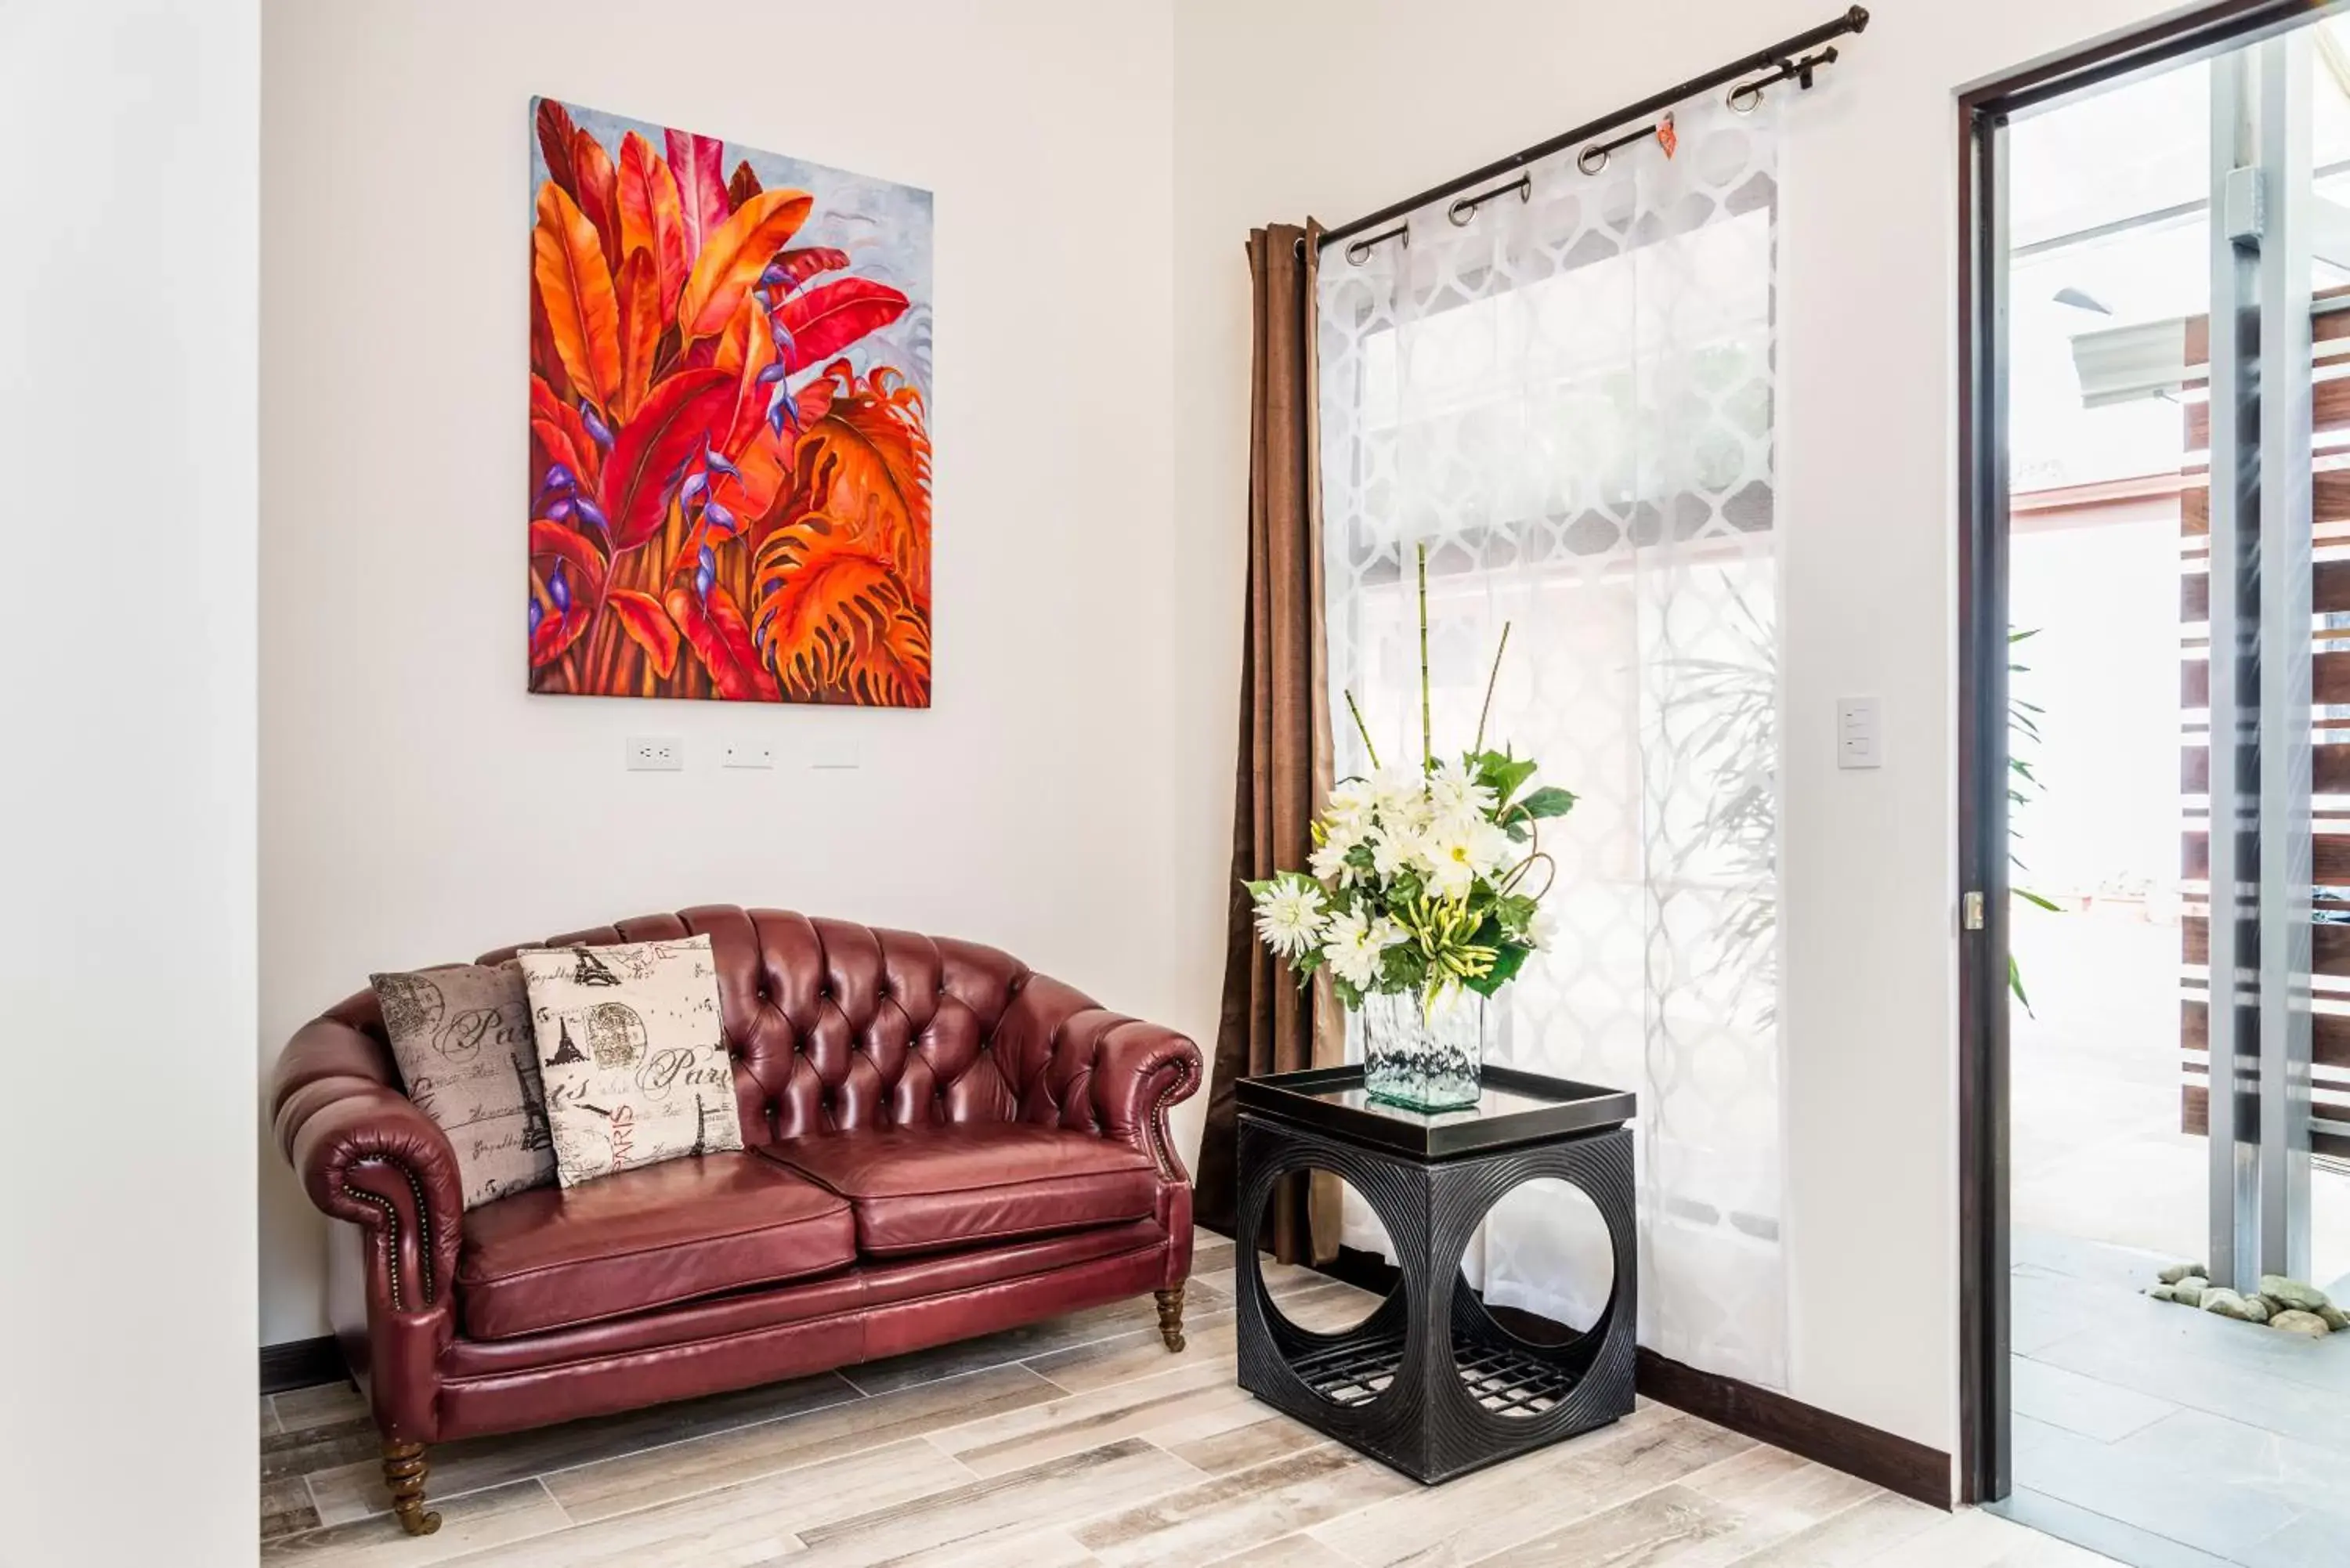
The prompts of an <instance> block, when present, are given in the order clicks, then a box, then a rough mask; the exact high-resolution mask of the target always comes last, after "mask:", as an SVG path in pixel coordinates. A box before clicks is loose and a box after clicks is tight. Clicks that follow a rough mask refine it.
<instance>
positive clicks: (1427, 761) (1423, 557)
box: [1419, 544, 1436, 774]
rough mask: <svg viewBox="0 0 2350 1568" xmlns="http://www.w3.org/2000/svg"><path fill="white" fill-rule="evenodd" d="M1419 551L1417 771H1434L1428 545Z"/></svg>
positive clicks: (1434, 746)
mask: <svg viewBox="0 0 2350 1568" xmlns="http://www.w3.org/2000/svg"><path fill="white" fill-rule="evenodd" d="M1419 771H1420V772H1421V773H1422V774H1430V773H1433V772H1435V771H1436V739H1435V734H1434V731H1433V729H1432V727H1431V725H1430V719H1429V703H1428V546H1427V545H1424V544H1423V545H1420V546H1419Z"/></svg>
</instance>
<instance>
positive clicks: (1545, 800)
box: [1518, 784, 1575, 816]
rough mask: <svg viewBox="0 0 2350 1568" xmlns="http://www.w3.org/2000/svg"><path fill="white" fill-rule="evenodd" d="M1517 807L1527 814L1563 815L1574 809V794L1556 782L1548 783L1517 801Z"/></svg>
mask: <svg viewBox="0 0 2350 1568" xmlns="http://www.w3.org/2000/svg"><path fill="white" fill-rule="evenodd" d="M1518 807H1519V809H1520V810H1522V811H1523V812H1524V813H1525V814H1526V815H1528V816H1565V815H1566V814H1567V813H1568V812H1570V811H1573V810H1574V809H1575V796H1574V794H1571V793H1570V792H1568V791H1566V790H1563V789H1561V788H1559V787H1558V786H1557V785H1556V784H1549V785H1546V786H1544V788H1542V789H1538V790H1536V791H1534V794H1530V795H1528V796H1526V798H1525V799H1523V800H1522V801H1520V802H1518Z"/></svg>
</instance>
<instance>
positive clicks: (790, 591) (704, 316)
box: [529, 99, 931, 708]
mask: <svg viewBox="0 0 2350 1568" xmlns="http://www.w3.org/2000/svg"><path fill="white" fill-rule="evenodd" d="M531 133H532V134H531V182H530V183H531V231H530V278H531V283H530V371H531V374H530V609H529V628H530V633H529V640H530V689H531V690H532V691H541V692H549V693H562V694H568V695H574V696H592V697H689V698H716V699H722V700H726V701H764V702H838V703H856V704H862V705H866V706H872V707H887V708H923V707H928V706H929V705H930V700H931V443H930V434H929V420H930V412H931V400H930V391H931V197H930V192H927V191H920V190H916V189H914V188H912V187H910V186H906V185H898V184H892V183H890V182H888V181H884V180H875V179H869V178H867V177H865V176H863V175H858V174H849V173H844V172H842V171H839V170H837V169H827V168H825V167H823V166H822V165H820V164H815V163H809V162H806V161H802V160H799V159H795V158H788V157H785V156H782V155H781V154H777V153H772V152H761V151H756V150H754V149H752V148H747V147H742V146H737V145H735V144H733V143H731V142H726V141H723V140H719V139H718V138H715V137H710V136H703V135H700V134H698V133H696V132H693V131H690V130H676V129H672V128H670V127H665V126H656V125H647V124H644V123H642V122H640V121H638V120H633V119H622V118H621V117H619V116H618V115H613V114H607V113H603V112H601V111H599V110H596V109H587V108H585V107H583V106H581V105H578V104H566V103H558V102H556V101H555V100H554V99H533V100H532V102H531Z"/></svg>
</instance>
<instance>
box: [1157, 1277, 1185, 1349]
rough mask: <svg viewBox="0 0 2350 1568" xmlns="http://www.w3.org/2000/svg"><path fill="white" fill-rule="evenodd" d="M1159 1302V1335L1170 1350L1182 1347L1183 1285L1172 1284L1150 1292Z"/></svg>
mask: <svg viewBox="0 0 2350 1568" xmlns="http://www.w3.org/2000/svg"><path fill="white" fill-rule="evenodd" d="M1152 1295H1153V1296H1154V1297H1156V1298H1157V1300H1158V1302H1159V1338H1161V1339H1163V1340H1165V1341H1166V1342H1167V1348H1168V1349H1169V1350H1170V1351H1176V1352H1180V1351H1181V1350H1182V1348H1183V1287H1182V1286H1181V1285H1174V1286H1170V1288H1168V1289H1166V1290H1163V1291H1154V1292H1152Z"/></svg>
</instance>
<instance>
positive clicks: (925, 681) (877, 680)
mask: <svg viewBox="0 0 2350 1568" xmlns="http://www.w3.org/2000/svg"><path fill="white" fill-rule="evenodd" d="M755 567H756V570H757V574H758V575H757V576H756V578H755V579H754V584H753V588H752V592H753V594H754V597H756V598H757V599H758V601H759V605H760V609H759V633H760V639H761V642H762V644H763V645H764V648H765V649H766V651H767V658H768V659H769V660H770V661H772V663H773V664H774V667H775V672H776V674H777V675H778V676H780V677H781V678H782V681H783V686H784V690H785V691H787V692H788V693H790V695H791V696H793V697H794V698H796V699H800V700H803V701H805V700H807V699H810V698H820V697H822V696H824V695H825V694H827V692H833V691H845V692H847V694H848V695H850V696H851V697H853V698H854V699H855V700H856V701H859V702H866V703H874V704H880V705H886V706H889V707H893V708H922V707H928V706H929V705H930V700H931V630H930V621H929V618H928V617H927V616H925V615H924V614H923V613H922V612H921V610H920V608H919V607H917V606H916V605H915V604H914V603H913V602H912V600H911V596H910V595H909V594H908V593H907V591H906V585H905V584H904V583H903V582H902V581H900V580H899V576H898V574H897V572H896V570H895V569H894V568H893V567H892V566H891V564H890V563H889V560H888V558H887V557H885V556H883V555H882V554H881V552H880V551H879V549H878V548H876V546H875V544H874V542H873V541H871V540H869V539H862V538H858V537H855V536H853V535H852V533H851V532H850V531H849V530H848V529H846V528H844V527H842V526H840V525H839V524H837V522H835V521H834V520H833V519H830V518H826V517H810V518H806V519H803V520H802V521H801V522H800V523H798V524H794V525H793V526H792V527H790V528H788V529H785V530H783V531H781V532H779V533H777V534H776V535H775V536H774V537H773V538H771V539H770V540H768V541H767V543H766V544H765V545H763V546H761V548H760V550H759V555H758V559H757V561H756V563H755Z"/></svg>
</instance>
